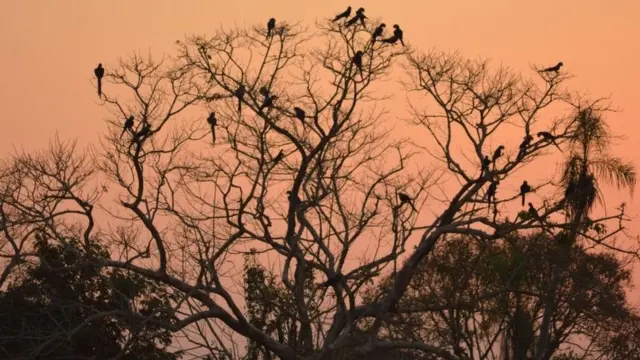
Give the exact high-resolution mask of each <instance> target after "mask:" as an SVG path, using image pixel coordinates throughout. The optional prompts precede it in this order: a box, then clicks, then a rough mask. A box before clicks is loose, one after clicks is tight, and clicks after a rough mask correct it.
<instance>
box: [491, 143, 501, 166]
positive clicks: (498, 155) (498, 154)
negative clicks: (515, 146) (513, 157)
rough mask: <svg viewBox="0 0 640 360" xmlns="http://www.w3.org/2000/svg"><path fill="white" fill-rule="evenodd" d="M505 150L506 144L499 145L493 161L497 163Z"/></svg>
mask: <svg viewBox="0 0 640 360" xmlns="http://www.w3.org/2000/svg"><path fill="white" fill-rule="evenodd" d="M503 150H504V146H503V145H500V146H498V148H497V149H496V151H494V152H493V158H492V160H491V161H493V162H494V163H495V161H496V160H498V158H500V157H501V156H502V151H503Z"/></svg>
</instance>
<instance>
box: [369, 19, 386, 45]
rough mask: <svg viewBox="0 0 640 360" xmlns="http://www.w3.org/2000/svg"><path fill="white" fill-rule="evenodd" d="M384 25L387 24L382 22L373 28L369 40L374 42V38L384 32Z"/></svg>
mask: <svg viewBox="0 0 640 360" xmlns="http://www.w3.org/2000/svg"><path fill="white" fill-rule="evenodd" d="M385 26H387V24H385V23H382V24H380V25H378V26H377V27H376V29H375V30H373V34H371V42H372V43H374V42H376V39H377V38H379V37H380V36H382V33H383V32H384V28H385Z"/></svg>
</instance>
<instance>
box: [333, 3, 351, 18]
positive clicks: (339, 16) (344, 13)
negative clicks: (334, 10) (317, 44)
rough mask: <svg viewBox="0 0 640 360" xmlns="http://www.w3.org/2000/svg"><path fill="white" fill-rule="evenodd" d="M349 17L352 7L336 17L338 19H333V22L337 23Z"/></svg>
mask: <svg viewBox="0 0 640 360" xmlns="http://www.w3.org/2000/svg"><path fill="white" fill-rule="evenodd" d="M349 15H351V6H349V7H347V10H345V11H343V12H341V13H340V14H338V15H336V17H334V18H333V22H336V21H338V20H340V19H346V18H348V17H349Z"/></svg>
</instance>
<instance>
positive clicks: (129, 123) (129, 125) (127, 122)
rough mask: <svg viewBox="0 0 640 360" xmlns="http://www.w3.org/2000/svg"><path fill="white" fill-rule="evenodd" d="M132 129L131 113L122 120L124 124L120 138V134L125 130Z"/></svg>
mask: <svg viewBox="0 0 640 360" xmlns="http://www.w3.org/2000/svg"><path fill="white" fill-rule="evenodd" d="M132 130H133V115H131V116H129V117H128V118H127V120H125V121H124V125H123V126H122V133H121V134H120V138H121V139H122V136H123V135H124V133H126V132H127V131H132Z"/></svg>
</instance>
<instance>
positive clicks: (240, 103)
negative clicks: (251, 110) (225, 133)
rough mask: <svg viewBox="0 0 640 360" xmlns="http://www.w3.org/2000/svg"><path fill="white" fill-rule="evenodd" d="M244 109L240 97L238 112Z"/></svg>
mask: <svg viewBox="0 0 640 360" xmlns="http://www.w3.org/2000/svg"><path fill="white" fill-rule="evenodd" d="M240 110H242V100H240V99H238V112H240Z"/></svg>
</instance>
